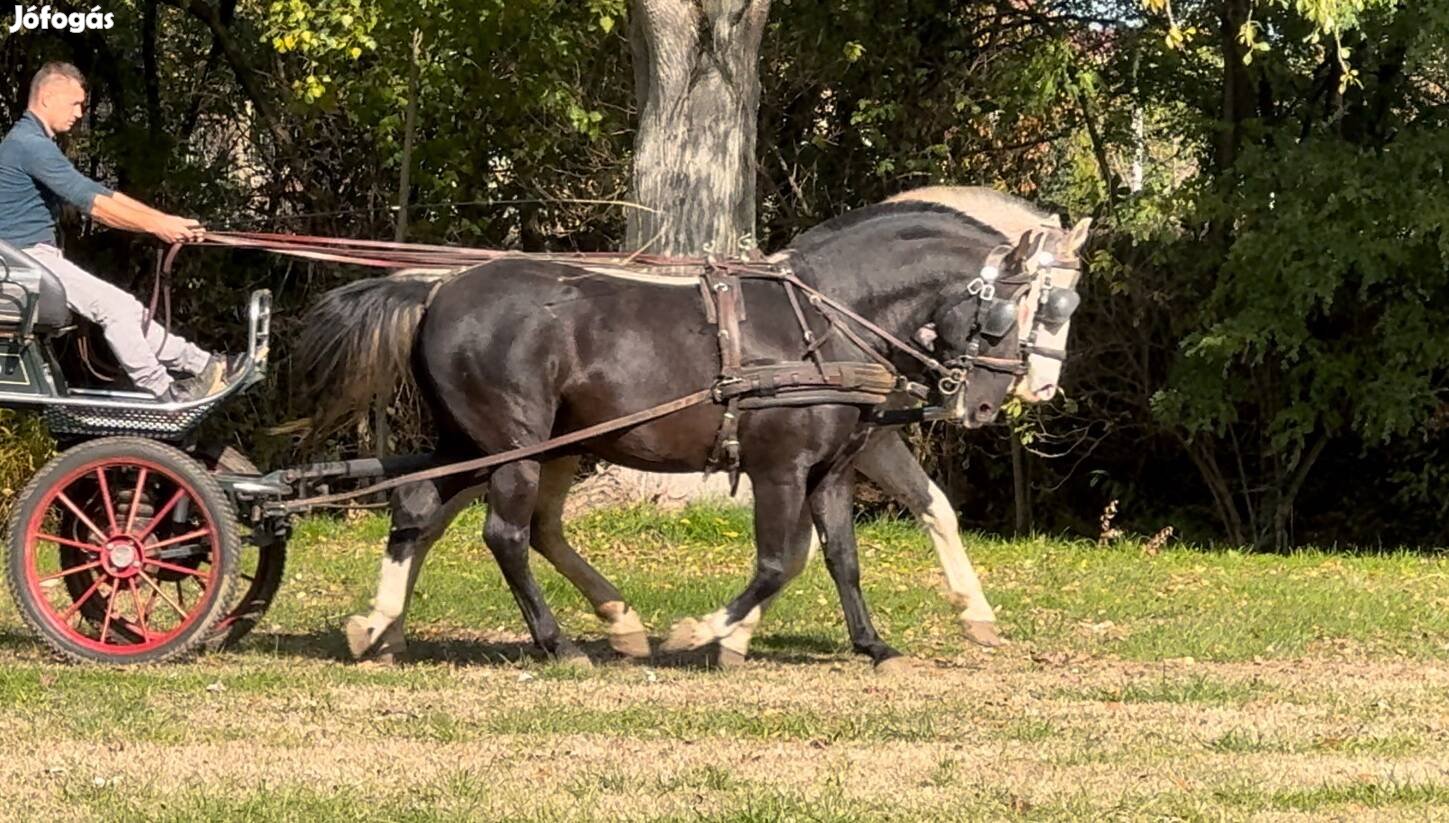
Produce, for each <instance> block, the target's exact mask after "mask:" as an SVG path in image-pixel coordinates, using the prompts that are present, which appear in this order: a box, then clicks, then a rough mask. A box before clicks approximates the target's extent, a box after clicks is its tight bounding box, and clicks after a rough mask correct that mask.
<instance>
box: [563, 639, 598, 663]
mask: <svg viewBox="0 0 1449 823" xmlns="http://www.w3.org/2000/svg"><path fill="white" fill-rule="evenodd" d="M553 658H554V661H555V662H557V663H558V664H559V665H561V666H567V667H569V668H570V669H592V668H593V667H594V661H592V660H590V659H589V656H588V655H587V654H584V650H583V649H581V648H579V647H578V646H575V645H574V644H573V641H570V640H560V641H558V645H556V646H554V650H553Z"/></svg>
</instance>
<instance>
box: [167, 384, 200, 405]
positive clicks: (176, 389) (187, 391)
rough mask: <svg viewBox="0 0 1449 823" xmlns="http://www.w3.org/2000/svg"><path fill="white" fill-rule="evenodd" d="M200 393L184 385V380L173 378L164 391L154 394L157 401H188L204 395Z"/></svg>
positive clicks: (198, 398)
mask: <svg viewBox="0 0 1449 823" xmlns="http://www.w3.org/2000/svg"><path fill="white" fill-rule="evenodd" d="M206 396H207V395H206V394H200V393H197V392H196V391H195V389H194V388H193V387H190V386H187V385H185V381H182V380H174V381H172V383H171V385H170V386H169V387H168V388H167V389H166V391H164V392H161V394H159V395H157V396H156V402H157V403H190V402H191V401H193V400H200V399H201V398H203V397H206Z"/></svg>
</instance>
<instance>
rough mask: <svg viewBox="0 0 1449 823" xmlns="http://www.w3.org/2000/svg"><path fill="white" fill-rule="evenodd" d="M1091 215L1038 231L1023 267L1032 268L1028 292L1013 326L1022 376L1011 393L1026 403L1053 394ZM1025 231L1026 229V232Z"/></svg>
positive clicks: (1063, 357) (1077, 298)
mask: <svg viewBox="0 0 1449 823" xmlns="http://www.w3.org/2000/svg"><path fill="white" fill-rule="evenodd" d="M1091 225H1092V221H1091V219H1090V218H1088V219H1085V220H1082V221H1081V222H1079V223H1077V225H1076V226H1075V227H1073V228H1072V230H1071V231H1070V232H1065V231H1061V230H1059V229H1041V230H1039V232H1040V233H1042V234H1044V235H1045V241H1046V242H1045V243H1044V245H1043V248H1042V250H1041V251H1040V252H1039V253H1038V254H1037V257H1036V259H1035V260H1033V261H1030V262H1029V264H1028V266H1029V268H1031V269H1033V270H1034V274H1035V277H1034V279H1033V280H1032V284H1031V290H1030V292H1028V294H1027V296H1026V299H1025V300H1023V301H1022V304H1021V314H1020V315H1019V317H1018V318H1017V327H1018V328H1019V329H1024V330H1025V331H1024V332H1021V334H1022V336H1023V339H1022V350H1023V351H1024V352H1025V354H1026V374H1025V375H1023V376H1022V379H1021V381H1020V382H1019V383H1017V386H1016V396H1017V397H1019V398H1021V399H1022V400H1023V401H1025V402H1027V403H1042V402H1045V401H1047V400H1050V399H1052V398H1053V397H1054V396H1056V393H1057V387H1058V385H1059V384H1060V381H1061V376H1062V364H1063V363H1064V362H1065V361H1066V359H1067V336H1068V335H1069V334H1070V333H1071V329H1072V313H1073V312H1075V311H1076V310H1077V304H1078V303H1080V302H1081V298H1080V296H1079V295H1078V294H1077V282H1078V281H1079V280H1080V279H1081V276H1082V261H1081V257H1080V255H1079V252H1080V251H1081V249H1082V246H1083V245H1084V244H1085V243H1086V242H1087V230H1088V229H1090V228H1091ZM1028 234H1030V233H1028Z"/></svg>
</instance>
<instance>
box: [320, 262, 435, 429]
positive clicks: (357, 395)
mask: <svg viewBox="0 0 1449 823" xmlns="http://www.w3.org/2000/svg"><path fill="white" fill-rule="evenodd" d="M439 279H440V278H438V277H432V276H422V277H418V276H412V277H408V276H401V277H400V276H396V275H395V276H392V277H373V278H370V279H367V280H359V281H357V282H355V283H348V284H347V285H345V286H342V287H340V288H336V289H333V290H331V291H329V292H327V293H326V294H324V295H322V297H321V299H320V300H318V301H317V303H316V304H315V305H313V306H312V309H311V310H310V311H308V312H307V315H306V317H305V319H304V323H303V330H302V337H301V339H300V340H299V341H298V343H297V349H296V353H295V358H296V365H297V373H298V374H300V375H301V376H302V378H301V379H302V386H301V388H302V392H303V394H302V396H303V397H305V398H307V399H308V400H309V401H311V402H314V403H316V406H315V410H314V411H313V413H312V417H311V420H310V425H308V426H307V428H309V429H310V430H311V434H312V436H313V437H318V436H321V435H325V434H327V433H329V432H331V431H334V430H336V428H338V427H339V426H342V425H345V424H346V423H349V422H352V421H354V420H356V419H357V418H358V417H359V416H360V415H361V414H362V413H363V412H365V411H366V410H367V408H368V407H369V406H370V405H371V403H372V401H373V399H374V398H376V397H378V396H387V397H391V396H392V394H393V392H395V391H396V390H397V386H398V384H399V382H401V381H402V380H404V379H405V378H406V377H407V376H408V374H409V365H410V358H411V356H412V350H413V340H414V338H416V337H417V332H418V326H419V325H420V324H421V323H422V319H423V311H424V310H425V309H426V308H427V305H428V302H429V301H430V300H431V298H432V295H433V290H434V289H435V288H436V287H437V285H438V281H439Z"/></svg>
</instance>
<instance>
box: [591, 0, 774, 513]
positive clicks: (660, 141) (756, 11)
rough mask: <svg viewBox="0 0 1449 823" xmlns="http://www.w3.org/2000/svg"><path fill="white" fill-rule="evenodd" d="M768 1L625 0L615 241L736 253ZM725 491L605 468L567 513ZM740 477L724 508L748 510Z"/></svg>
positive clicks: (687, 478) (667, 503) (751, 185)
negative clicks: (629, 52) (633, 126)
mask: <svg viewBox="0 0 1449 823" xmlns="http://www.w3.org/2000/svg"><path fill="white" fill-rule="evenodd" d="M769 13H770V0H634V2H633V4H632V7H631V12H630V20H629V26H630V32H629V40H630V45H631V47H632V49H633V53H634V92H635V96H636V98H637V99H638V103H639V130H638V132H637V133H636V134H635V138H634V194H633V199H634V202H636V203H638V204H639V205H642V206H644V207H646V208H647V209H649V211H641V210H638V209H631V210H630V212H629V223H628V233H627V237H626V241H625V242H626V244H627V246H628V247H629V248H630V249H631V250H639V249H644V250H647V251H648V252H650V253H651V254H666V255H682V256H693V255H700V254H704V253H705V252H706V251H713V252H715V253H718V254H737V253H739V252H740V250H741V246H740V241H741V239H742V238H747V237H748V238H751V240H753V237H754V231H755V176H756V160H755V138H756V134H757V132H758V128H759V109H760V41H761V39H762V38H763V37H764V33H765V20H766V18H767V17H768V16H769ZM727 494H728V490H727V484H726V483H725V481H724V480H723V476H722V475H713V476H711V477H710V478H709V480H706V479H705V478H704V476H703V475H698V474H690V475H677V476H674V477H669V478H665V477H663V476H660V475H655V474H650V473H648V472H641V471H637V470H634V469H628V468H624V467H623V466H614V465H610V466H606V467H605V468H604V469H602V470H601V471H599V472H598V473H596V474H594V475H592V476H590V477H588V478H586V479H584V480H583V481H582V482H580V483H579V484H578V486H577V487H576V488H575V489H574V492H573V494H571V495H570V496H569V503H568V507H567V509H566V512H567V514H568V515H570V516H572V515H574V514H578V513H581V512H583V511H587V510H589V509H593V508H598V507H600V506H606V505H631V504H637V503H651V504H654V505H657V506H660V507H661V508H665V509H670V508H678V507H680V506H683V505H684V504H685V503H688V502H690V501H694V500H704V499H708V498H711V497H715V498H718V497H722V496H725V495H727ZM749 499H750V498H749V495H748V482H747V481H746V480H744V479H742V480H741V490H740V495H739V497H738V498H737V500H736V502H739V503H742V504H744V503H748V502H749Z"/></svg>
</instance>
